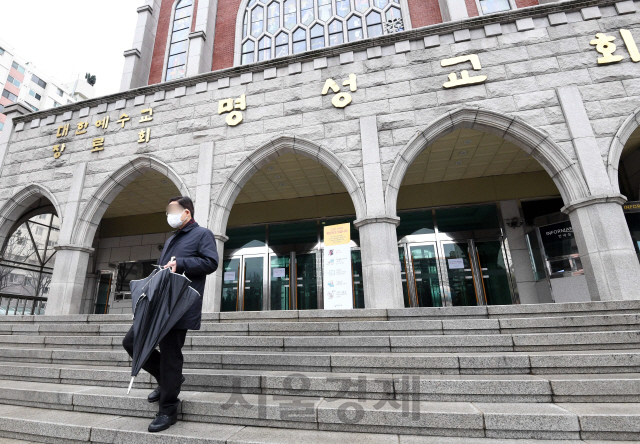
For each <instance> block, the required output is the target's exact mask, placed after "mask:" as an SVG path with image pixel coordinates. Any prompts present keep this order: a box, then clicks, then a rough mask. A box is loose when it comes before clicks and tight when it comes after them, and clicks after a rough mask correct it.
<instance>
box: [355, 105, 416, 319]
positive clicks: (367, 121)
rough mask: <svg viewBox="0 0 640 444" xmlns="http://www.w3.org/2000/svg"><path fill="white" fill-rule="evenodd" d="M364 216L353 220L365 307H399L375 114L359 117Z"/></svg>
mask: <svg viewBox="0 0 640 444" xmlns="http://www.w3.org/2000/svg"><path fill="white" fill-rule="evenodd" d="M360 137H361V141H362V164H363V170H364V195H365V200H366V203H367V210H366V211H367V214H366V217H364V218H361V219H359V220H357V221H355V222H354V225H355V227H356V228H357V229H358V230H359V232H360V249H361V250H362V282H363V287H364V306H365V308H403V307H404V298H403V296H402V280H401V276H400V259H399V256H398V237H397V234H396V227H397V226H398V224H399V223H400V219H399V218H398V217H396V216H395V215H387V214H386V206H385V203H384V190H383V187H382V168H381V166H380V147H379V144H378V125H377V122H376V116H369V117H362V118H360Z"/></svg>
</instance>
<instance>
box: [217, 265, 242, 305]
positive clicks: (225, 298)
mask: <svg viewBox="0 0 640 444" xmlns="http://www.w3.org/2000/svg"><path fill="white" fill-rule="evenodd" d="M241 261H242V258H241V257H239V258H238V257H234V258H230V259H225V260H224V261H223V262H222V266H223V270H222V273H223V276H222V300H221V302H220V311H238V301H239V300H240V286H239V285H238V283H239V281H240V262H241Z"/></svg>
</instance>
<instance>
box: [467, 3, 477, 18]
mask: <svg viewBox="0 0 640 444" xmlns="http://www.w3.org/2000/svg"><path fill="white" fill-rule="evenodd" d="M464 2H465V3H466V5H467V14H469V17H477V16H478V15H479V14H478V7H477V6H476V0H464Z"/></svg>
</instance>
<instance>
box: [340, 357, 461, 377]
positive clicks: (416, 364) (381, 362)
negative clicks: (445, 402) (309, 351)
mask: <svg viewBox="0 0 640 444" xmlns="http://www.w3.org/2000/svg"><path fill="white" fill-rule="evenodd" d="M331 369H332V371H336V372H357V373H403V374H407V373H408V374H415V373H420V374H442V375H451V374H458V370H459V364H458V357H457V356H455V355H433V356H428V355H416V354H413V355H412V354H409V353H407V354H404V353H393V354H378V355H367V354H351V355H340V354H334V355H332V356H331Z"/></svg>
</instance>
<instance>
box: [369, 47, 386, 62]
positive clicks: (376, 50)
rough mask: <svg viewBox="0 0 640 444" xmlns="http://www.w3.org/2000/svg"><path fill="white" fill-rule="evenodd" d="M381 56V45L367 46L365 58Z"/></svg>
mask: <svg viewBox="0 0 640 444" xmlns="http://www.w3.org/2000/svg"><path fill="white" fill-rule="evenodd" d="M380 57H382V47H381V46H374V47H372V48H367V58H368V59H379V58H380Z"/></svg>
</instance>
